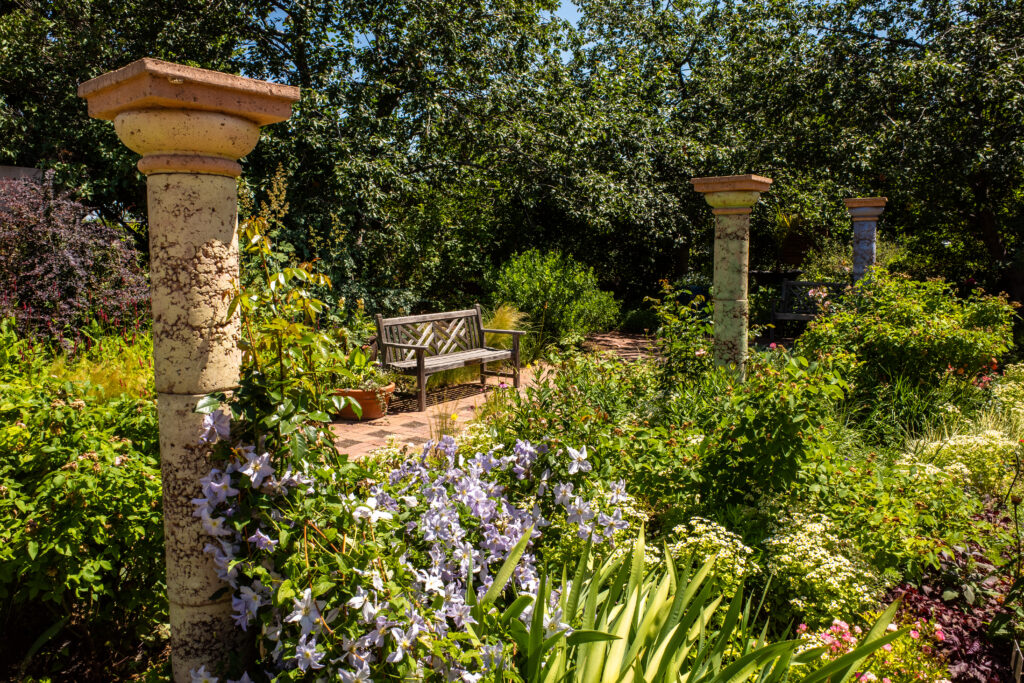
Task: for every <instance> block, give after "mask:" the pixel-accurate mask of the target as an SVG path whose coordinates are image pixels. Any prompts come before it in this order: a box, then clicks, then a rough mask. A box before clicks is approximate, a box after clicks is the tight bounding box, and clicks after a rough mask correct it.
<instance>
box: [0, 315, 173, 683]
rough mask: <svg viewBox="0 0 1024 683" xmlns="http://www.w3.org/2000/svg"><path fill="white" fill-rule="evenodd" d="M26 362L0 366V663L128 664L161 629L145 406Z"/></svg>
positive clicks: (155, 507) (151, 438)
mask: <svg viewBox="0 0 1024 683" xmlns="http://www.w3.org/2000/svg"><path fill="white" fill-rule="evenodd" d="M8 331H9V328H8ZM2 336H3V335H0V337H2ZM31 354H32V352H28V353H26V354H25V356H24V357H23V358H20V359H14V358H11V357H8V358H6V359H3V360H0V363H3V364H6V365H7V368H6V370H3V371H0V377H3V378H4V379H3V380H0V425H2V426H0V631H3V633H4V634H5V638H4V639H3V643H2V644H0V662H3V663H4V665H11V666H15V667H17V666H19V665H20V664H21V663H22V661H23V660H26V661H27V658H28V657H29V656H32V655H33V654H34V655H35V661H34V662H33V665H32V670H33V671H47V670H48V669H50V668H53V669H54V670H58V669H59V668H63V666H66V665H67V664H68V663H69V661H71V660H72V659H75V658H78V657H85V658H92V659H93V661H112V659H113V658H112V657H111V655H113V654H117V655H119V657H118V658H119V659H120V658H121V657H125V656H128V655H131V656H132V657H134V656H135V655H136V654H138V646H139V643H140V642H152V641H153V639H154V638H155V637H157V633H158V631H157V629H156V626H157V625H158V624H160V623H162V622H163V621H164V620H165V619H166V599H165V595H164V590H163V582H164V576H163V571H164V563H163V526H162V516H161V507H160V471H159V453H158V444H157V416H156V405H155V403H154V402H153V401H152V400H138V399H135V398H131V397H122V398H118V399H117V400H112V401H110V400H104V399H98V398H96V395H97V394H96V392H95V391H94V390H93V389H92V388H91V387H89V385H87V384H75V383H71V382H60V381H58V380H55V379H50V378H48V377H47V376H46V375H44V374H41V373H40V374H36V373H34V372H32V371H31V368H32V367H36V368H37V369H38V368H39V367H43V368H45V367H46V363H47V362H48V359H46V358H42V359H35V360H34V359H32V358H31ZM15 360H17V364H16V365H15V366H14V367H12V364H14V362H15ZM36 360H38V361H39V362H36ZM56 643H60V645H59V646H57V647H54V645H55V644H56ZM125 648H128V651H126V650H125ZM125 661H131V657H129V658H128V659H125ZM40 667H42V668H40ZM0 677H3V672H2V671H0Z"/></svg>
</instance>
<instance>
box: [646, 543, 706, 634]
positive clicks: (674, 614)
mask: <svg viewBox="0 0 1024 683" xmlns="http://www.w3.org/2000/svg"><path fill="white" fill-rule="evenodd" d="M714 565H715V558H714V557H712V558H711V559H709V560H708V561H707V562H705V563H704V565H703V566H702V567H701V568H700V569H699V570H698V571H697V573H696V574H694V575H693V578H692V579H691V578H690V569H691V567H692V559H691V560H688V561H687V563H686V565H685V570H684V572H683V575H682V576H681V577H680V580H679V585H680V586H686V588H685V589H683V590H681V591H680V590H677V591H676V595H675V599H674V600H673V601H672V611H671V612H669V614H668V619H667V620H666V621H665V624H664V625H663V626H662V627H661V635H660V636H659V639H662V638H665V637H666V636H667V632H668V630H669V629H671V628H672V627H673V626H674V625H675V624H676V623H677V622H678V621H679V618H680V615H682V614H683V610H685V609H686V607H687V605H688V604H689V602H690V600H692V599H693V595H694V593H696V592H697V591H698V590H699V589H700V585H701V584H702V583H703V582H704V579H706V578H707V576H708V574H710V573H711V568H712V567H713V566H714ZM708 585H710V584H708ZM686 628H689V625H688V624H687V626H686Z"/></svg>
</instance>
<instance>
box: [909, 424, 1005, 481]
mask: <svg viewBox="0 0 1024 683" xmlns="http://www.w3.org/2000/svg"><path fill="white" fill-rule="evenodd" d="M1019 447H1020V444H1018V443H1017V442H1016V441H1014V440H1013V439H1011V438H1009V437H1008V436H1007V435H1006V434H1004V433H1003V432H1001V431H998V430H992V429H990V430H986V431H983V432H980V433H977V434H958V435H956V436H951V437H949V438H947V439H941V440H936V441H925V442H918V443H917V444H914V445H913V446H912V448H911V452H910V453H908V454H907V455H905V456H904V461H909V460H911V459H913V460H916V461H918V462H921V463H927V464H930V465H934V466H935V467H939V468H941V469H942V470H944V471H946V472H948V473H950V474H952V475H954V476H957V477H959V478H960V479H961V480H963V481H964V483H965V484H969V485H971V486H973V487H975V488H976V489H977V490H978V491H980V492H982V493H986V494H990V495H995V496H998V495H1002V494H1004V493H1005V492H1006V487H1007V486H1009V485H1010V481H1011V479H1012V477H1013V463H1014V461H1015V458H1016V455H1017V449H1018V448H1019Z"/></svg>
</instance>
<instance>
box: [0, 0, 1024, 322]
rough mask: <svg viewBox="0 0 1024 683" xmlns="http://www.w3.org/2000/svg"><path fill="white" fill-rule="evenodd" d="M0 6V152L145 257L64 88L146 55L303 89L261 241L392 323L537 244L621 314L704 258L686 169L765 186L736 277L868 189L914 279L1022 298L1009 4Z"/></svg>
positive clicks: (255, 159)
mask: <svg viewBox="0 0 1024 683" xmlns="http://www.w3.org/2000/svg"><path fill="white" fill-rule="evenodd" d="M558 5H559V3H558V2H557V0H473V1H470V2H460V3H447V2H444V1H443V0H417V1H416V2H411V3H410V2H398V1H397V0H387V1H385V2H373V3H370V2H362V1H359V2H346V3H342V2H337V1H334V0H328V1H325V2H315V3H314V2H304V1H302V0H280V1H276V2H266V1H261V0H219V1H218V2H214V3H208V2H200V1H198V0H194V1H186V2H182V3H173V5H170V4H166V3H165V4H163V5H159V6H156V7H151V6H150V5H146V6H145V7H143V6H142V5H141V4H140V3H138V2H137V1H136V0H130V1H128V2H120V3H112V2H91V3H83V2H72V1H70V0H65V1H61V2H42V1H41V0H15V1H14V2H11V3H7V4H6V5H5V10H4V13H3V15H2V17H0V163H8V164H16V165H23V166H41V167H46V168H52V169H53V170H54V171H55V173H56V176H57V178H58V180H59V181H60V182H61V183H62V184H64V185H66V186H68V187H70V188H73V189H74V191H75V192H76V193H77V194H78V195H79V196H80V197H81V198H82V199H83V200H84V201H85V202H87V203H88V204H89V205H90V206H93V207H95V208H96V210H97V211H99V213H100V215H102V216H103V217H104V218H106V219H107V220H108V221H111V222H117V223H120V224H122V225H124V226H125V227H126V228H127V229H128V230H129V231H131V232H132V234H134V235H135V237H136V239H137V242H138V244H139V245H140V246H141V247H143V248H144V247H145V230H146V228H145V223H144V221H145V216H144V212H143V211H142V207H143V206H144V201H143V200H144V197H143V194H142V192H143V188H144V179H143V178H142V176H141V174H139V173H138V172H137V171H136V170H135V169H134V166H133V161H134V155H133V154H131V153H130V152H129V151H128V150H127V149H125V148H124V147H123V146H122V145H121V144H120V143H119V142H118V141H117V140H115V139H114V133H113V130H112V129H111V127H110V126H109V125H108V124H106V123H104V122H98V121H92V120H89V119H88V118H87V117H86V114H85V105H84V102H82V101H80V100H78V99H77V98H76V97H75V94H74V93H75V87H76V86H77V84H78V83H79V82H81V81H83V80H86V79H87V78H90V77H93V76H96V75H98V74H100V73H103V72H105V71H108V70H111V69H114V68H117V67H119V66H122V65H124V64H126V63H127V62H129V61H131V60H133V59H137V58H139V57H142V56H154V57H159V58H163V59H168V60H173V61H178V62H185V63H190V64H194V65H197V66H203V67H208V68H214V69H222V70H227V71H233V72H237V73H241V74H243V75H247V76H253V77H257V78H267V79H272V80H276V81H281V82H286V83H289V84H293V85H298V86H301V87H302V89H303V99H302V102H301V103H300V104H299V105H298V107H297V108H296V113H295V116H294V117H293V118H292V119H291V120H290V121H288V122H287V123H284V124H280V125H277V126H272V127H270V128H268V129H267V131H266V132H265V133H264V141H263V142H262V143H261V144H260V145H259V147H258V148H257V150H256V151H255V152H254V153H253V154H251V155H250V156H249V157H248V158H247V160H246V179H247V182H248V183H249V184H250V186H251V189H252V190H253V191H254V193H255V194H256V195H257V197H259V196H262V195H263V194H264V193H265V192H266V190H267V189H268V187H269V183H270V178H271V177H272V175H273V173H274V171H275V170H276V169H277V167H278V166H282V167H283V168H284V170H285V172H286V173H287V174H288V176H289V178H290V185H289V191H288V200H289V204H290V209H291V210H290V213H289V216H288V218H287V220H286V229H285V231H284V235H283V238H284V239H285V240H286V241H287V242H289V243H290V244H291V245H292V246H293V247H294V248H295V250H296V252H297V254H298V255H299V256H300V257H302V258H305V259H312V258H319V259H322V260H323V262H324V263H325V265H326V267H327V270H328V272H329V273H330V275H331V276H332V279H333V281H334V282H335V290H336V293H337V295H339V296H345V297H347V298H348V299H349V300H352V299H354V298H358V297H362V298H364V299H365V300H366V303H367V306H368V307H369V308H370V309H371V310H382V311H385V312H389V313H390V312H396V311H399V310H422V309H428V308H436V307H442V306H451V305H456V304H464V303H469V302H472V301H474V300H476V299H479V298H482V297H483V296H484V295H485V294H486V292H485V291H484V290H483V282H484V275H485V274H486V273H487V272H490V271H492V270H493V269H494V268H495V267H496V266H498V265H500V264H501V263H502V262H504V261H505V260H507V259H508V258H509V257H511V256H512V255H513V254H515V253H518V252H522V251H525V250H527V249H529V248H531V247H535V246H537V245H540V244H543V245H544V247H545V248H548V249H559V250H561V251H563V252H564V253H567V254H570V255H572V256H573V257H575V258H577V259H578V260H580V261H582V262H583V263H585V264H586V265H589V266H592V267H594V268H595V270H596V272H597V273H598V275H599V277H600V278H601V279H602V282H601V285H602V286H603V287H605V288H611V289H613V290H614V291H615V292H616V294H617V295H618V296H619V297H621V298H623V299H625V301H626V304H627V307H629V306H631V305H635V304H637V303H638V302H640V301H641V300H642V297H643V296H644V295H646V294H652V293H654V291H656V289H657V281H658V280H659V279H661V278H668V279H673V280H677V279H686V280H690V281H693V280H694V279H698V278H699V277H700V276H702V275H704V276H706V275H707V274H708V273H709V272H710V254H709V249H710V242H711V237H710V231H709V225H710V218H709V212H708V210H707V208H706V207H705V206H704V203H703V200H702V199H701V198H700V197H699V196H697V195H696V194H695V193H694V192H693V191H692V190H691V189H690V187H689V183H688V181H689V179H690V178H691V177H693V176H704V175H721V174H729V173H745V172H758V173H762V174H765V175H769V176H772V177H773V178H775V179H776V183H775V186H774V187H773V190H772V193H771V195H770V197H769V198H768V200H767V201H765V202H762V204H761V205H759V207H758V208H757V209H756V210H755V214H754V228H753V229H754V235H753V240H754V246H755V248H754V250H753V260H754V263H753V264H752V265H753V267H755V268H773V267H777V266H781V265H787V264H793V263H798V262H799V261H800V257H801V255H802V252H803V251H804V250H806V248H807V247H808V246H811V245H816V244H817V245H820V244H822V243H823V242H828V241H831V242H848V241H849V239H850V226H849V219H848V218H847V217H846V214H845V211H844V210H843V207H842V203H841V199H842V197H844V196H851V195H886V196H888V197H889V198H890V203H889V207H888V208H887V211H886V214H885V215H884V217H883V227H882V230H883V234H885V235H887V236H891V237H895V238H898V239H899V240H901V241H902V242H904V243H905V244H906V245H907V246H908V247H909V248H908V249H907V250H906V251H905V253H904V256H903V257H902V259H901V261H900V263H899V266H900V267H901V269H903V270H907V271H910V272H912V273H913V274H915V275H917V276H928V275H944V276H946V277H948V278H951V279H952V280H954V281H956V282H958V283H961V284H963V283H966V284H973V283H975V282H976V283H979V284H982V285H984V286H986V287H987V288H989V289H1005V290H1007V291H1009V292H1010V293H1011V295H1012V296H1013V298H1015V299H1017V300H1021V299H1024V243H1022V240H1021V234H1022V215H1021V208H1020V207H1021V202H1020V201H1019V200H1020V198H1021V194H1022V192H1024V135H1022V131H1021V126H1022V123H1021V121H1022V120H1024V117H1022V114H1024V112H1022V108H1024V107H1022V103H1024V86H1022V83H1024V64H1022V60H1021V57H1020V55H1019V52H1018V48H1017V46H1018V45H1019V43H1020V40H1021V38H1022V37H1024V10H1022V8H1021V7H1020V5H1019V3H1015V2H994V1H980V2H964V1H954V2H949V1H927V2H910V1H896V0H875V1H864V0H848V1H845V2H815V1H813V0H785V1H782V2H768V1H767V0H762V1H757V2H732V1H727V2H708V1H706V0H669V1H668V2H649V1H648V0H624V1H623V0H587V1H586V2H581V3H580V4H579V8H580V16H581V20H580V23H579V25H578V26H572V25H570V24H568V23H567V22H564V21H562V20H560V19H558V18H557V17H556V16H554V14H553V12H554V11H555V10H557V9H558Z"/></svg>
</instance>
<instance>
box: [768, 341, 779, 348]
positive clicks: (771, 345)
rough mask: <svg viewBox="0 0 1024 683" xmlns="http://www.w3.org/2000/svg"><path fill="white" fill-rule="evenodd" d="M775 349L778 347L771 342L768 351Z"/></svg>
mask: <svg viewBox="0 0 1024 683" xmlns="http://www.w3.org/2000/svg"><path fill="white" fill-rule="evenodd" d="M776 347H778V344H776V343H775V342H772V343H771V344H769V345H768V348H769V349H774V348H776Z"/></svg>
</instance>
